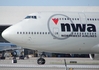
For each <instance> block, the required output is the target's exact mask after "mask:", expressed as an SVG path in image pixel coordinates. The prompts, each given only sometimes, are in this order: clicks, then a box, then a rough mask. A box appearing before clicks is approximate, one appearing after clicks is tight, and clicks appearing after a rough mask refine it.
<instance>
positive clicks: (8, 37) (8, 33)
mask: <svg viewBox="0 0 99 70" xmlns="http://www.w3.org/2000/svg"><path fill="white" fill-rule="evenodd" d="M12 30H13V29H12V28H11V27H9V28H7V29H5V30H4V31H3V32H2V37H3V38H4V39H6V40H7V41H8V40H11V37H13V36H12V35H13V32H12Z"/></svg>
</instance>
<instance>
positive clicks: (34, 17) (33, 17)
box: [25, 16, 37, 19]
mask: <svg viewBox="0 0 99 70" xmlns="http://www.w3.org/2000/svg"><path fill="white" fill-rule="evenodd" d="M25 19H37V17H36V16H27V17H26V18H25Z"/></svg>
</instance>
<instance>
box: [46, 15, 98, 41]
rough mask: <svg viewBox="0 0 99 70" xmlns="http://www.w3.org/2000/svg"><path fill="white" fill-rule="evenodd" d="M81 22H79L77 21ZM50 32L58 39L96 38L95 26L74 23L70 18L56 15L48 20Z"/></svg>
mask: <svg viewBox="0 0 99 70" xmlns="http://www.w3.org/2000/svg"><path fill="white" fill-rule="evenodd" d="M76 21H78V22H79V20H76ZM48 30H49V32H50V33H51V35H52V36H53V37H54V38H56V39H67V38H69V37H96V27H95V25H94V24H85V23H84V24H83V23H82V24H81V23H73V21H72V20H71V18H70V17H68V16H66V15H63V14H54V15H52V16H51V17H50V18H49V20H48Z"/></svg>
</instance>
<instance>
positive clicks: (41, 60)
mask: <svg viewBox="0 0 99 70" xmlns="http://www.w3.org/2000/svg"><path fill="white" fill-rule="evenodd" d="M37 63H38V64H39V65H43V64H45V59H44V58H39V59H38V60H37Z"/></svg>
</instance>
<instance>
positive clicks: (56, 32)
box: [53, 28, 59, 37]
mask: <svg viewBox="0 0 99 70" xmlns="http://www.w3.org/2000/svg"><path fill="white" fill-rule="evenodd" d="M53 34H54V35H55V36H56V37H59V29H58V28H53Z"/></svg>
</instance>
